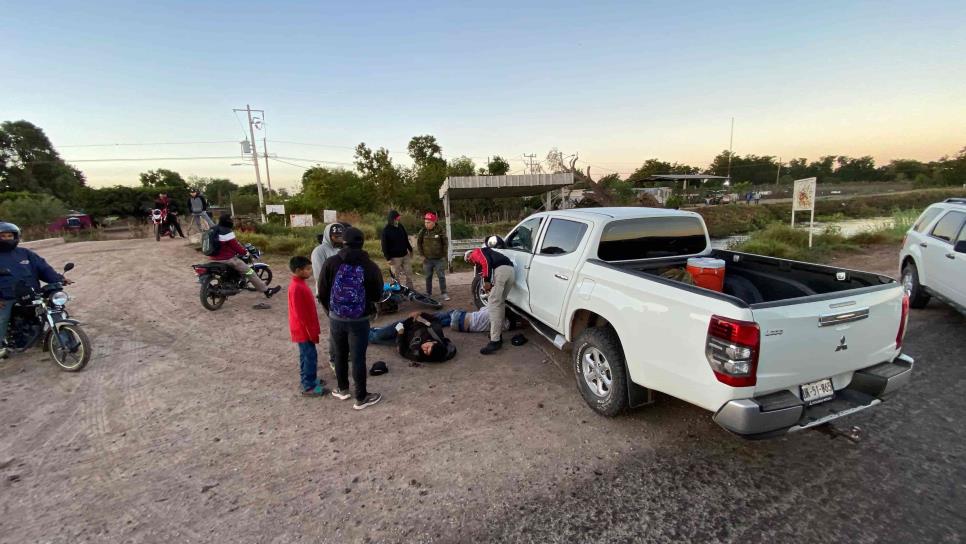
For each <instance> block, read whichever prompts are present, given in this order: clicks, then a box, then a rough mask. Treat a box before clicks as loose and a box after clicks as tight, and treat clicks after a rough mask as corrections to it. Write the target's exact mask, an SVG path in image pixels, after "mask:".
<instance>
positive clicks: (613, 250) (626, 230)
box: [473, 208, 913, 438]
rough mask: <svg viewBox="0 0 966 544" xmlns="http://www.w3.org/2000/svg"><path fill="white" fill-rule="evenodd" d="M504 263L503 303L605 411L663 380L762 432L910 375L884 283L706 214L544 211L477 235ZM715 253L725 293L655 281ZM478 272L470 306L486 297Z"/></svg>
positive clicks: (892, 296) (748, 432) (813, 420)
mask: <svg viewBox="0 0 966 544" xmlns="http://www.w3.org/2000/svg"><path fill="white" fill-rule="evenodd" d="M487 244H488V245H489V246H490V247H494V248H495V249H497V250H499V251H500V252H501V253H503V254H504V255H506V256H507V257H509V258H510V260H511V261H513V264H514V269H515V272H514V273H515V278H514V283H513V286H512V288H511V289H510V293H509V295H508V304H509V306H510V307H511V308H512V309H513V310H514V311H516V312H517V313H519V314H521V315H522V316H523V317H524V318H526V319H527V320H528V321H530V323H531V324H532V325H533V326H534V328H535V329H536V330H537V331H539V332H540V333H541V334H543V335H544V336H546V337H547V338H548V339H549V340H550V341H551V342H553V343H554V345H555V346H556V347H557V348H560V349H565V348H567V347H569V348H572V353H573V356H572V365H573V371H574V375H575V378H576V381H577V384H578V388H579V389H580V393H581V395H582V396H583V397H584V399H585V400H586V401H587V403H588V404H589V405H590V406H591V407H592V408H593V409H594V410H596V411H597V412H599V413H600V414H603V415H606V416H613V415H616V414H618V413H620V412H622V411H624V410H625V409H627V408H629V407H635V406H640V405H644V404H648V403H650V402H652V401H653V392H654V391H660V392H663V393H666V394H668V395H671V396H674V397H677V398H679V399H682V400H685V401H687V402H690V403H692V404H695V405H697V406H700V407H702V408H704V409H706V410H710V411H711V412H713V413H714V416H713V417H714V420H715V421H716V422H717V423H718V424H719V425H721V426H722V427H724V428H725V429H727V430H729V431H731V432H733V433H736V434H738V435H742V436H745V437H749V438H766V437H770V436H776V435H780V434H783V433H785V432H787V431H795V430H800V429H806V428H809V427H814V426H817V425H821V424H823V423H826V422H829V421H831V420H833V419H836V418H839V417H841V416H844V415H847V414H851V413H854V412H858V411H860V410H864V409H866V408H870V407H872V406H875V405H876V404H879V403H880V402H881V401H882V399H883V397H885V396H887V395H889V394H891V393H893V392H894V391H895V390H896V389H899V388H900V387H902V386H903V385H905V384H906V383H907V382H908V381H909V379H910V376H911V373H912V367H913V360H912V358H910V357H908V356H906V355H903V354H901V353H900V350H901V347H902V340H903V336H904V334H905V328H906V321H907V316H908V308H909V306H908V304H909V299H908V296H907V295H906V293H905V291H904V289H903V287H902V285H900V284H899V283H897V282H896V281H895V280H893V279H892V278H888V277H885V276H880V275H878V274H871V273H866V272H858V271H854V270H847V269H841V268H834V267H828V266H821V265H816V264H809V263H803V262H797V261H790V260H786V259H776V258H771V257H763V256H760V255H751V254H746V253H738V252H733V251H722V250H714V249H712V248H711V244H710V239H709V237H708V232H707V228H706V227H705V225H704V221H703V220H702V218H701V216H700V215H698V214H696V213H692V212H685V211H675V210H664V209H654V208H591V209H581V210H566V211H555V212H545V213H538V214H535V215H532V216H530V217H528V218H527V219H525V220H524V221H523V222H521V223H520V224H519V225H517V227H516V228H514V229H513V230H512V231H511V232H510V234H509V235H508V236H507V237H506V239H505V240H504V239H502V238H499V237H497V236H493V237H490V238H489V239H488V241H487ZM695 256H702V257H714V258H718V259H722V260H724V261H725V262H726V268H725V280H724V287H723V290H722V291H721V292H718V291H715V290H711V289H705V288H701V287H697V286H694V285H690V284H688V283H686V282H684V281H676V280H673V279H668V278H666V277H664V276H662V273H664V272H665V271H667V270H668V269H671V268H684V267H685V264H686V261H687V259H688V258H689V257H695ZM480 287H481V286H480V282H479V278H477V281H475V282H474V287H473V291H474V298H475V300H476V302H477V305H480V306H482V305H484V304H485V303H486V294H485V292H484V291H483V290H482V289H481V288H480Z"/></svg>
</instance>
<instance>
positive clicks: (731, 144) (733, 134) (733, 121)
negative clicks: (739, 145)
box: [728, 117, 735, 184]
mask: <svg viewBox="0 0 966 544" xmlns="http://www.w3.org/2000/svg"><path fill="white" fill-rule="evenodd" d="M734 143H735V118H734V117H732V118H731V137H729V138H728V182H729V184H730V182H731V154H732V151H731V150H732V148H733V147H734Z"/></svg>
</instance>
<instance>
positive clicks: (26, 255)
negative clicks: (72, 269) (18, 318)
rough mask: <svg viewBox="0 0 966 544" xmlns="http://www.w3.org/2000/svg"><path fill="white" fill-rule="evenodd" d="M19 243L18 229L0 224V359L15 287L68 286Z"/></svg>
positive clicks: (3, 354) (40, 258)
mask: <svg viewBox="0 0 966 544" xmlns="http://www.w3.org/2000/svg"><path fill="white" fill-rule="evenodd" d="M19 244H20V228H19V227H17V225H14V224H13V223H6V222H0V269H4V270H5V271H6V272H7V274H4V275H0V358H2V357H6V356H7V353H8V351H7V348H6V345H5V343H6V337H7V325H8V324H9V323H10V315H11V313H12V312H13V305H14V303H15V302H16V301H17V295H18V287H17V286H18V284H20V283H21V282H22V283H23V285H25V286H26V287H31V288H33V289H40V282H41V281H43V282H44V283H56V282H60V283H63V284H64V285H69V284H71V283H73V282H71V281H70V280H69V279H67V278H65V277H64V276H62V275H60V274H58V273H57V272H56V271H55V270H54V269H53V268H51V266H50V265H49V264H47V261H45V260H44V259H43V257H41V256H40V255H37V254H36V253H34V252H33V251H31V250H29V249H27V248H25V247H17V246H18V245H19Z"/></svg>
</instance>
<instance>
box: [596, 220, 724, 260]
mask: <svg viewBox="0 0 966 544" xmlns="http://www.w3.org/2000/svg"><path fill="white" fill-rule="evenodd" d="M706 247H707V239H706V238H705V236H704V228H703V227H702V225H701V219H700V218H698V217H643V218H640V219H625V220H622V221H614V222H613V223H610V224H608V225H607V226H606V227H604V232H603V234H601V237H600V246H598V248H597V256H598V257H599V258H601V259H602V260H605V261H632V260H635V259H654V258H657V257H676V256H680V255H695V254H698V253H701V252H702V251H704V250H705V248H706Z"/></svg>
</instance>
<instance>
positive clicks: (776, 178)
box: [775, 157, 782, 185]
mask: <svg viewBox="0 0 966 544" xmlns="http://www.w3.org/2000/svg"><path fill="white" fill-rule="evenodd" d="M781 177H782V158H781V157H778V173H777V174H775V185H778V182H779V180H781Z"/></svg>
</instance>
